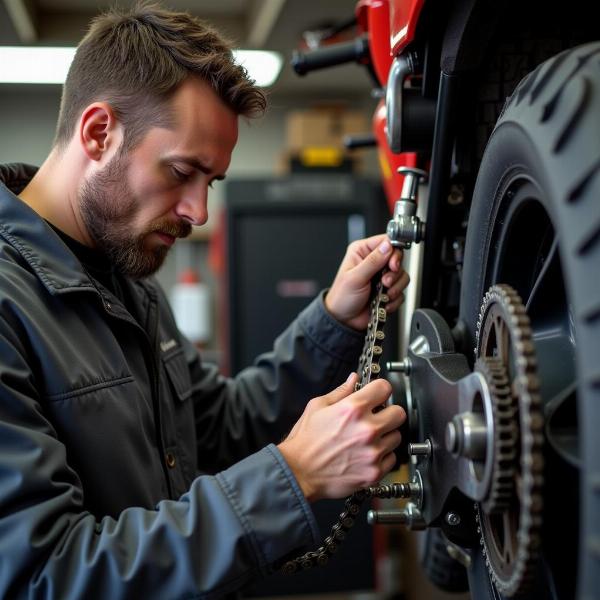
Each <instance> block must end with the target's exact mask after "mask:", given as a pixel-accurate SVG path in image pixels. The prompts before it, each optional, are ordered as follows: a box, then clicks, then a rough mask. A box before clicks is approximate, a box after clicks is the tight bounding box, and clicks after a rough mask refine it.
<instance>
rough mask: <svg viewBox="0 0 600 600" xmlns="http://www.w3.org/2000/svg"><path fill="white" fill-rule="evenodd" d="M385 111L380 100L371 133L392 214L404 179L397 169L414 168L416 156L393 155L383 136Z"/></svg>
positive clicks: (383, 103)
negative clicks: (375, 141)
mask: <svg viewBox="0 0 600 600" xmlns="http://www.w3.org/2000/svg"><path fill="white" fill-rule="evenodd" d="M385 121H386V109H385V100H381V101H380V102H379V104H378V105H377V109H376V110H375V114H374V115H373V133H374V134H375V138H376V140H377V153H378V158H379V168H380V171H381V179H382V181H383V189H384V190H385V196H386V199H387V204H388V208H389V209H390V213H393V212H394V206H395V205H396V200H398V199H399V198H400V194H401V192H402V184H403V183H404V177H403V176H402V175H400V174H399V173H398V168H399V167H416V166H417V155H416V154H415V153H414V152H403V153H402V154H394V153H393V152H392V151H391V150H390V148H389V146H388V143H387V139H386V135H385Z"/></svg>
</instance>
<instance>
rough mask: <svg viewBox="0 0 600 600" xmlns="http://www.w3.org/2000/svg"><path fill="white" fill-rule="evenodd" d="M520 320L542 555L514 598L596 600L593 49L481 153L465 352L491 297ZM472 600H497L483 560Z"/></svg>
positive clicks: (570, 55) (512, 102)
mask: <svg viewBox="0 0 600 600" xmlns="http://www.w3.org/2000/svg"><path fill="white" fill-rule="evenodd" d="M501 283H504V284H508V285H510V286H511V287H513V288H514V289H515V290H516V291H517V292H518V293H519V295H520V296H521V298H522V300H523V303H524V304H525V306H526V308H527V313H528V316H529V318H530V320H531V326H532V332H533V342H534V345H535V349H536V354H537V362H538V375H539V378H540V381H541V390H540V392H541V397H542V406H543V412H544V419H545V429H544V432H545V440H544V443H545V445H544V459H545V465H546V466H545V470H544V507H543V514H542V523H543V525H542V527H541V530H540V532H539V536H540V537H539V540H540V544H541V545H540V547H539V549H536V552H535V556H536V557H537V560H536V563H535V565H533V567H532V571H533V572H531V573H529V575H530V578H531V584H530V585H529V586H528V588H527V589H528V591H527V593H526V594H525V596H519V598H528V599H530V600H533V599H534V598H535V599H536V600H538V599H545V598H549V599H551V600H564V599H566V598H574V597H576V598H578V599H579V600H584V599H587V598H592V597H595V594H597V590H598V589H600V435H599V431H600V43H598V42H596V43H591V44H586V45H583V46H579V47H577V48H574V49H571V50H567V51H565V52H562V53H561V54H559V55H557V56H555V57H553V58H551V59H550V60H548V61H546V62H544V63H542V65H540V66H539V67H538V68H537V69H536V70H535V71H533V72H532V73H531V74H529V75H528V76H527V77H525V78H524V79H523V80H522V81H521V83H520V84H519V85H518V86H517V88H516V90H515V91H514V93H513V94H512V96H511V97H510V98H509V99H508V100H507V102H506V105H505V108H504V110H503V113H502V115H501V116H500V118H499V120H498V123H497V124H496V127H495V129H494V131H493V133H492V135H491V137H490V140H489V142H488V144H487V147H486V150H485V152H484V155H483V158H482V162H481V166H480V170H479V174H478V177H477V182H476V185H475V190H474V194H473V202H472V207H471V212H470V216H469V224H468V228H467V241H466V247H465V264H464V270H463V280H462V292H461V307H460V318H461V321H462V322H463V323H464V324H465V326H466V344H465V346H466V347H468V348H473V347H474V345H475V332H476V328H477V316H478V314H479V308H480V305H481V301H482V298H483V296H484V294H485V292H486V291H487V290H488V289H489V287H490V286H492V285H494V284H501ZM473 558H474V563H473V566H472V568H471V569H470V571H469V579H470V586H471V590H472V594H473V597H474V598H478V600H479V599H480V598H481V599H483V598H495V599H497V598H502V597H503V596H502V595H501V594H500V593H499V591H498V588H497V587H496V586H495V585H494V584H492V582H491V578H490V576H489V575H490V574H489V572H488V569H487V568H486V564H485V557H484V555H483V554H482V553H480V552H478V551H475V552H474V554H473Z"/></svg>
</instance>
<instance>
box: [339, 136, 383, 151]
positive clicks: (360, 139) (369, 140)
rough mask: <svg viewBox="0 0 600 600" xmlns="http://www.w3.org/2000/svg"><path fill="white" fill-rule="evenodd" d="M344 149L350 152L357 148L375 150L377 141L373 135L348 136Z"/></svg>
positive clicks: (345, 138)
mask: <svg viewBox="0 0 600 600" xmlns="http://www.w3.org/2000/svg"><path fill="white" fill-rule="evenodd" d="M343 144H344V147H345V148H347V149H348V150H354V149H356V148H373V147H374V146H377V140H376V139H375V136H374V135H373V134H372V133H363V134H352V135H347V136H345V137H344V139H343Z"/></svg>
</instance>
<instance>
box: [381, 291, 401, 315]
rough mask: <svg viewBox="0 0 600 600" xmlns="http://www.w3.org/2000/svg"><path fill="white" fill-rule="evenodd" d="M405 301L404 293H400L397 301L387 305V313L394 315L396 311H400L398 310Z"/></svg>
mask: <svg viewBox="0 0 600 600" xmlns="http://www.w3.org/2000/svg"><path fill="white" fill-rule="evenodd" d="M404 299H405V298H404V293H403V292H400V294H398V297H397V298H396V299H395V300H391V301H390V302H388V303H387V304H386V305H385V310H386V312H387V313H393V312H394V311H395V310H398V308H399V307H400V306H401V305H402V304H403V303H404Z"/></svg>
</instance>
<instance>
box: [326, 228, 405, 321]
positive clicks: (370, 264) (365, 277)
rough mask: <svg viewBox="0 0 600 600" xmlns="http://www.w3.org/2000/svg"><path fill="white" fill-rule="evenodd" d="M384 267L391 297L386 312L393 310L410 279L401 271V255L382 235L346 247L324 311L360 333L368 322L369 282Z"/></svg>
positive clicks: (401, 297)
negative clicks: (386, 269) (386, 270)
mask: <svg viewBox="0 0 600 600" xmlns="http://www.w3.org/2000/svg"><path fill="white" fill-rule="evenodd" d="M386 266H387V268H388V272H387V273H386V274H385V276H384V277H383V285H384V286H385V287H387V288H388V291H387V294H388V296H389V298H390V301H389V303H388V305H387V307H386V309H387V311H388V312H392V311H394V310H396V309H397V308H398V306H400V304H401V303H402V302H403V300H404V294H403V293H402V290H404V288H405V287H406V286H407V285H408V281H409V278H408V274H407V273H406V272H405V271H404V270H403V269H402V252H401V251H400V250H398V249H393V248H392V246H391V244H390V241H389V239H388V237H387V236H386V235H385V234H381V235H375V236H373V237H370V238H366V239H364V240H357V241H356V242H352V243H351V244H350V245H349V246H348V250H347V251H346V255H345V256H344V259H343V260H342V263H341V265H340V268H339V270H338V272H337V275H336V276H335V280H334V282H333V285H332V286H331V288H330V290H329V291H328V292H327V296H325V308H327V310H328V311H329V312H330V313H331V314H332V315H333V316H334V317H335V318H336V319H337V320H338V321H340V322H341V323H344V325H347V326H348V327H352V328H353V329H357V330H359V331H360V330H363V329H365V328H366V327H367V324H368V323H369V296H370V294H371V279H372V278H373V277H374V276H375V275H376V274H377V273H378V272H379V271H381V270H382V269H383V268H384V267H386Z"/></svg>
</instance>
